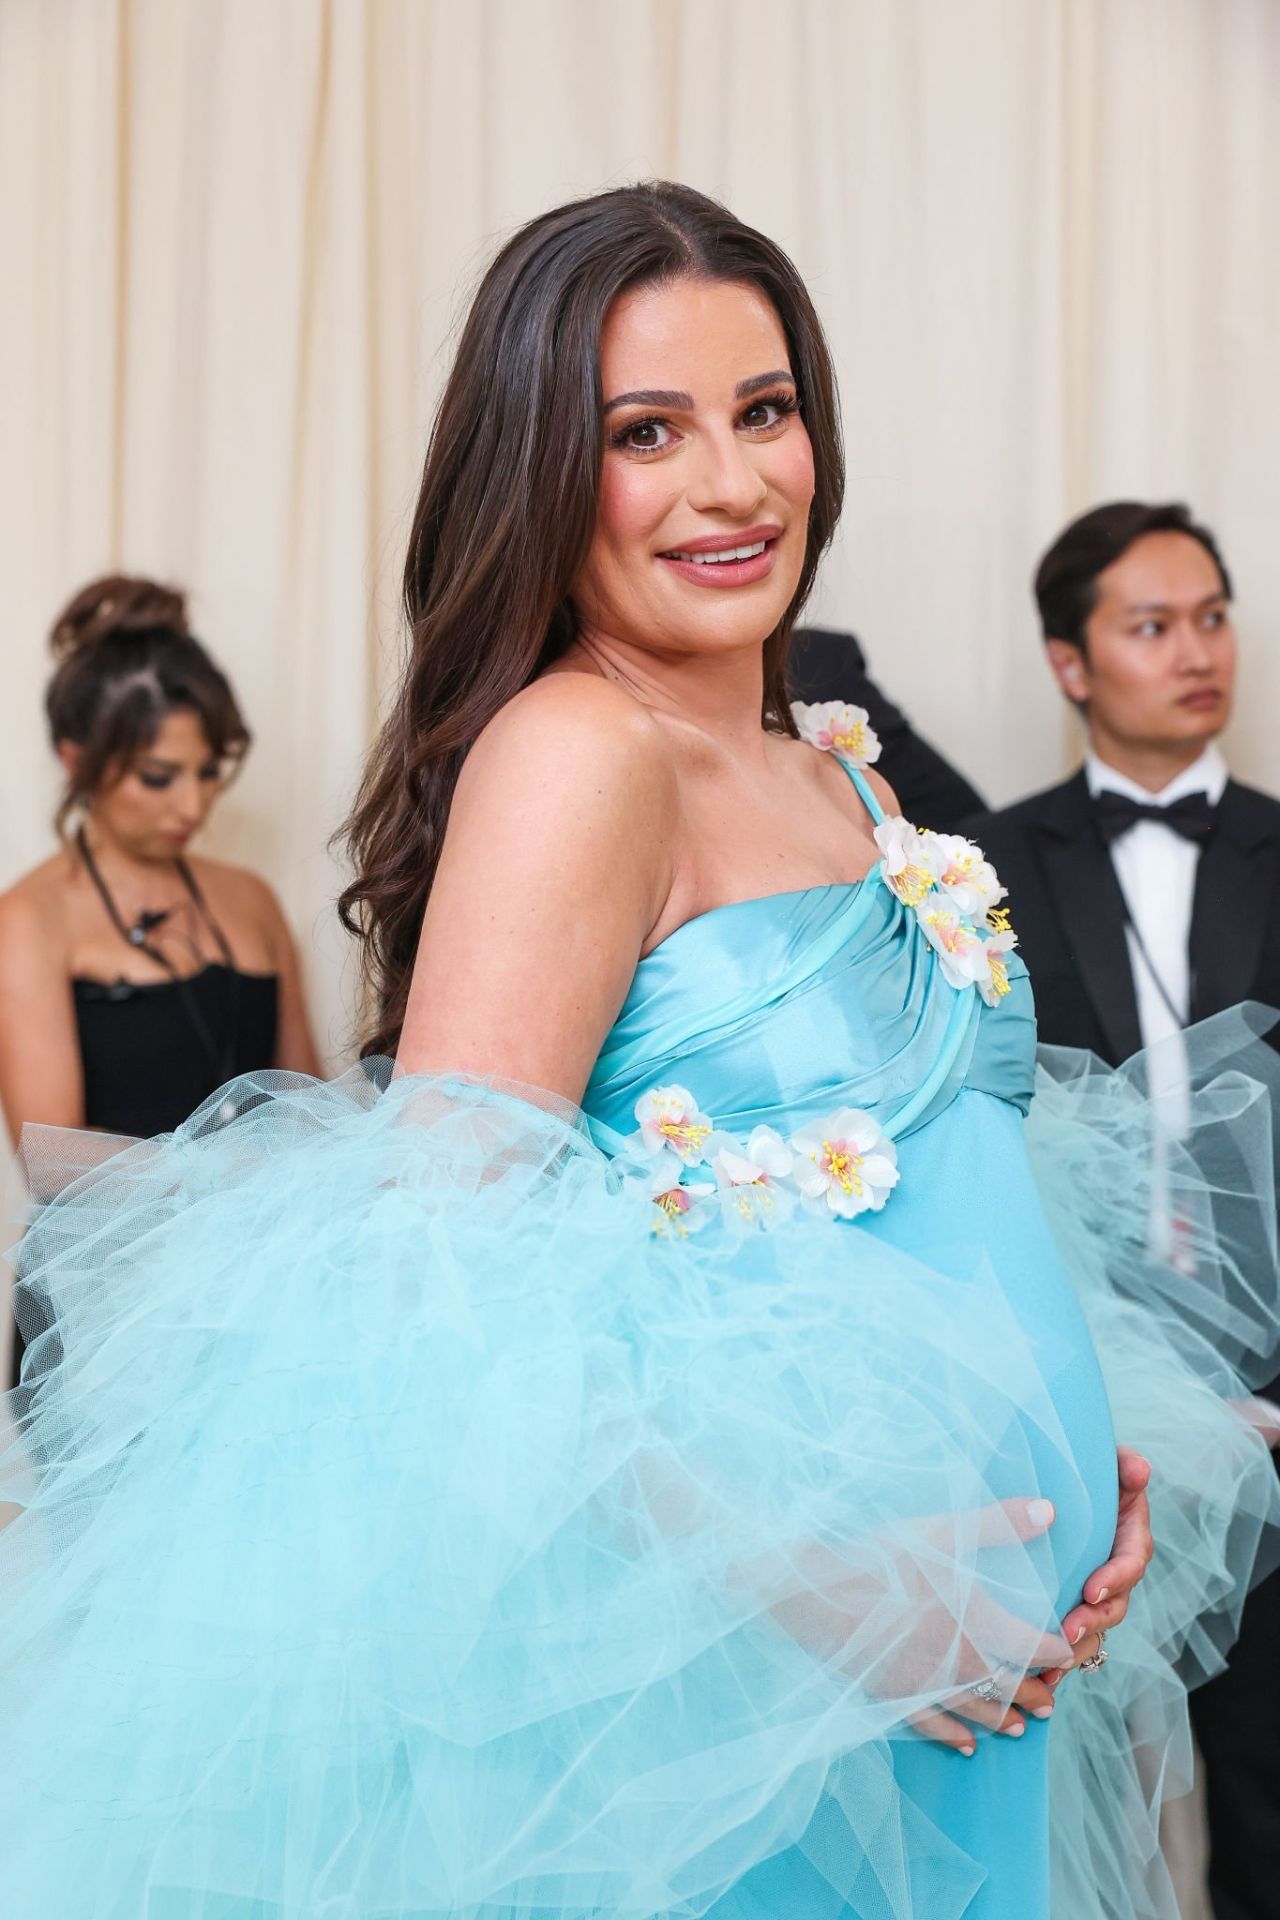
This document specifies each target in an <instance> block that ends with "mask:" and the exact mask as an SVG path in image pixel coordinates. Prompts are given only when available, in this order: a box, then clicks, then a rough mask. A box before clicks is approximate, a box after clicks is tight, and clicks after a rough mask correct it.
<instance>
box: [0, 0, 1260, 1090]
mask: <svg viewBox="0 0 1280 1920" xmlns="http://www.w3.org/2000/svg"><path fill="white" fill-rule="evenodd" d="M1278 83H1280V6H1277V5H1276V4H1275V0H789V3H788V0H782V3H781V4H780V3H779V0H471V4H459V3H458V0H441V3H440V4H436V3H434V0H5V4H4V5H3V6H2V7H0V244H2V247H3V252H2V253H0V258H2V259H3V262H4V293H3V296H2V300H0V354H2V356H3V362H2V363H3V366H4V368H5V370H6V378H5V380H4V382H3V389H4V398H3V400H2V401H0V407H3V409H4V421H3V430H2V432H0V488H2V489H3V491H2V494H0V543H2V544H0V580H2V581H3V593H4V600H5V608H4V648H5V656H4V658H5V676H4V691H5V698H4V703H3V709H2V710H0V725H2V726H3V728H4V736H3V748H4V754H3V765H4V784H5V805H4V809H3V819H2V822H0V835H2V839H0V882H3V881H5V880H7V879H8V878H10V877H12V876H13V875H14V874H15V873H17V872H18V871H20V870H21V869H22V868H23V867H25V866H26V865H28V864H29V863H31V862H32V861H34V860H35V859H36V858H38V857H39V856H40V855H41V854H42V853H43V852H44V851H45V850H46V849H47V846H48V844H49V830H48V825H47V822H48V815H49V809H50V801H51V795H52V786H53V781H52V772H51V769H50V765H49V761H48V756H47V751H46V747H45V744H44V741H43V738H42V735H41V727H40V719H39V698H40V692H41V688H42V685H43V681H44V676H45V673H46V669H47V657H46V654H45V652H44V646H43V635H44V633H45V631H46V630H47V627H48V624H49V621H50V618H51V615H52V614H53V612H54V610H55V608H56V607H57V606H58V604H59V603H60V602H61V600H62V598H63V597H64V596H65V594H66V593H67V592H68V591H69V590H70V589H71V588H72V587H73V586H74V585H75V584H77V583H78V582H80V581H81V580H83V579H85V578H86V577H88V576H90V575H92V574H93V573H95V572H97V571H99V570H101V569H103V568H105V567H108V566H123V567H127V568H130V569H137V570H142V571H153V572H155V573H158V574H160V575H161V576H163V577H166V578H170V579H174V580H177V581H180V582H182V583H184V584H186V585H188V586H189V588H190V589H191V592H192V595H193V599H194V605H195V611H196V616H197V620H198V626H199V630H200V632H201V633H202V634H203V635H204V636H205V637H206V638H207V639H208V641H209V642H210V644H211V645H212V646H213V647H214V649H215V651H216V652H217V653H218V654H219V656H220V657H221V658H222V659H223V660H224V662H225V663H226V664H227V666H228V667H229V669H230V671H231V673H232V675H233V677H234V679H235V681H236V684H237V686H238V688H239V690H240V692H241V694H242V696H243V699H244V702H245V705H246V708H247V711H248V713H249V715H250V718H251V720H252V723H253V725H254V727H255V731H256V734H257V746H256V748H255V751H254V754H253V756H252V758H251V760H250V763H249V766H248V768H247V770H246V773H245V775H244V777H243V779H242V781H241V783H240V784H239V786H238V787H237V788H236V789H235V790H234V791H233V792H232V794H231V795H229V796H228V798H227V799H226V801H225V802H224V803H223V806H222V808H221V811H220V813H219V815H218V817H217V821H216V825H215V827H214V830H213V832H212V835H211V839H210V843H209V844H210V848H211V850H213V851H216V852H219V853H222V854H224V855H225V856H226V857H230V858H233V859H234V858H242V859H249V860H252V861H253V862H255V863H256V864H257V865H258V866H260V867H261V868H262V869H263V870H264V871H265V872H266V873H267V875H268V876H269V878H270V879H271V880H272V881H273V882H274V883H275V885H276V886H277V888H278V889H279V890H280V892H281V894H282V895H283V897H284V900H285V903H286V907H287V909H288V911H289V914H290V916H291V919H292V921H293V923H294V925H295V927H296V928H297V929H298V932H299V935H300V937H301V939H302V941H303V944H304V947H305V949H306V954H307V965H308V976H309V983H310V989H311V994H312V998H313V1002H314V1005H315V1009H316V1013H317V1020H318V1026H319V1029H320V1033H321V1038H322V1042H323V1044H324V1045H325V1046H326V1047H327V1048H328V1050H329V1052H330V1053H331V1054H332V1055H334V1056H337V1055H339V1054H340V1053H341V1052H342V1050H343V1048H344V1046H345V1045H346V1043H347V1041H348V1039H349V1036H350V1030H351V1025H352V1021H353V1018H354V1010H355V1002H354V988H353V985H352V982H351V979H350V977H349V974H345V975H344V956H345V942H344V940H343V938H342V936H340V934H339V933H338V931H337V929H336V926H335V923H334V917H333V914H332V912H331V910H330V902H331V900H332V896H333V894H334V891H335V888H336V884H337V874H336V871H335V869H334V867H333V866H332V865H331V863H330V861H329V859H328V856H327V855H326V853H325V850H324V842H325V837H326V835H327V833H328V832H329V830H330V829H331V828H332V827H333V826H334V825H335V824H336V822H337V821H338V820H339V818H340V817H341V814H342V811H343V806H344V803H345V801H346V799H347V797H348V796H349V794H350V791H351V787H352V783H353V780H354V778H355V775H356V769H357V767H358V765H359V762H360V757H361V754H362V752H363V749H364V747H365V745H366V742H367V740H368V738H369V735H370V731H371V728H372V726H373V724H374V718H375V712H376V708H377V703H378V696H379V692H380V691H381V690H382V689H384V688H385V686H386V685H387V683H388V679H389V676H390V673H391V671H392V663H393V660H394V655H395V649H396V646H397V644H398V634H397V607H396V590H397V571H398V567H399V563H400V557H401V550H402V547H403V544H404V535H405V528H406V523H407V518H408V514H409V511H410V507H411V502H412V497H413V492H414V486H415V479H416V474H417V469H418V466H419V463H420V460H421V452H422V446H423V442H424V437H425V431H426V426H427V422H428V420H429V417H430V413H431V407H432V402H433V398H434V396H435V394H436V392H437V390H438V387H439V383H440V380H441V377H442V373H443V370H444V367H445V365H446V364H447V358H448V351H449V340H450V332H451V328H452V327H453V325H454V324H455V322H456V320H457V317H458V314H459V312H460V309H461V307H462V304H463V302H464V300H465V297H466V291H467V288H468V286H469V285H470V284H472V283H473V281H474V279H475V277H476V275H477V274H478V273H479V271H480V270H481V268H482V266H483V264H484V262H485V260H486V259H487V257H488V256H489V254H490V252H491V250H492V248H493V247H494V245H495V243H496V242H497V241H498V240H499V238H500V237H501V236H502V235H504V234H505V233H507V232H509V231H510V229H511V228H512V227H513V226H514V225H515V224H517V223H518V222H519V221H521V220H523V219H524V218H526V217H527V216H528V215H530V214H532V213H534V212H536V211H537V210H538V209H540V208H543V207H546V206H548V205H550V204H552V203H554V202H555V201H557V200H559V199H562V198H564V197H566V196H568V195H571V194H576V193H583V192H588V191H590V190H592V189H593V188H597V187H599V186H602V185H604V184H607V183H616V182H620V181H626V180H629V179H633V178H635V177H638V176H642V175H646V174H655V173H656V174H669V175H674V176H676V177H678V178H681V179H684V180H687V181H690V182H692V183H693V184H694V185H696V186H699V187H702V188H705V189H707V190H709V191H711V192H714V193H717V194H720V195H722V196H723V197H724V198H725V199H727V200H728V202H729V203H730V204H731V205H732V206H733V207H734V208H735V209H736V210H737V211H738V212H739V213H740V214H742V215H743V216H744V217H745V218H747V219H749V220H751V221H753V222H755V223H756V224H758V225H760V226H762V227H763V228H765V230H766V231H768V232H769V233H771V234H773V235H775V236H776V237H777V238H778V239H779V240H781V241H782V242H783V244H785V245H786V246H787V247H788V248H790V249H791V251H792V252H793V253H794V255H795V257H796V258H797V260H798V262H799V264H800V266H801V268H802V270H803V271H804V273H805V275H806V276H807V278H808V281H809V284H810V286H811V287H812V289H813V291H814V294H815V296H816V299H817V301H818V305H819V307H820V309H821V311H822V313H823V316H824V318H825V320H826V323H827V325H828V327H829V330H830V334H831V338H832V342H833V345H834V349H835V353H836V357H837V361H838V364H839V370H840V378H841V384H842V389H843V394H844V404H845V420H846V430H847V436H848V446H849V467H850V488H849V501H848V508H847V511H846V516H845V524H844V528H843V532H842V534H841V536H840V540H839V544H838V546H837V548H836V550H835V551H834V552H833V554H832V556H831V559H830V563H829V564H828V566H827V568H826V570H825V574H824V579H823V582H822V587H821V591H820V595H819V599H818V602H817V605H816V608H815V612H816V613H817V614H819V615H820V616H821V617H822V618H824V619H826V620H828V621H831V622H835V623H842V624H844V623H847V624H849V625H852V626H856V627H857V629H858V630H859V632H860V633H862V634H863V636H864V637H865V639H866V641H867V643H868V645H869V647H870V651H871V655H872V658H873V661H874V664H875V667H876V669H877V671H878V672H879V674H880V675H881V677H882V678H883V680H884V681H885V682H886V684H887V685H888V686H889V687H890V688H891V689H892V690H893V691H894V692H895V693H896V694H897V695H898V696H899V697H900V698H901V699H902V700H903V702H904V703H905V704H906V706H907V707H908V708H909V710H910V711H911V712H912V713H913V714H914V715H915V716H916V717H917V719H918V720H919V722H920V723H921V725H922V726H923V727H924V728H925V729H926V730H928V731H929V732H930V733H931V734H932V735H933V736H934V737H935V738H936V739H937V740H938V742H939V743H940V744H942V745H943V746H944V747H946V748H947V749H948V750H949V751H951V752H952V753H953V754H954V755H955V756H956V758H957V759H958V760H959V761H960V762H961V763H962V764H963V765H964V766H965V767H966V768H967V769H968V771H969V772H970V773H971V774H972V775H973V776H974V777H975V778H976V779H977V780H978V781H979V783H980V784H982V785H983V786H984V787H985V788H986V789H987V790H988V791H989V792H990V793H991V794H992V795H993V796H995V798H997V799H1006V798H1009V797H1011V796H1013V795H1014V794H1016V793H1018V792H1020V791H1023V790H1026V789H1029V788H1031V787H1033V786H1035V785H1037V784H1043V783H1044V781H1045V780H1046V779H1048V778H1050V777H1052V776H1053V775H1055V774H1056V773H1057V772H1058V771H1059V769H1060V768H1061V767H1062V766H1064V765H1065V764H1066V757H1067V754H1068V753H1069V751H1070V749H1071V746H1072V742H1071V740H1070V738H1069V729H1068V726H1067V723H1066V721H1065V719H1064V716H1063V714H1062V712H1061V710H1060V706H1059V703H1058V701H1057V699H1056V697H1055V695H1054V694H1053V692H1052V690H1051V688H1050V686H1049V684H1048V681H1047V678H1046V675H1045V672H1044V668H1043V663H1042V660H1041V658H1040V653H1039V648H1038V645H1037V640H1036V634H1035V628H1034V624H1033V620H1032V613H1031V607H1030V601H1029V596H1028V591H1027V580H1028V575H1029V571H1030V568H1031V565H1032V562H1033V559H1034V557H1035V555H1036V553H1037V552H1038V551H1039V549H1040V548H1041V547H1042V546H1043V545H1044V544H1045V542H1046V540H1047V539H1048V538H1049V537H1050V536H1051V535H1052V533H1053V532H1054V531H1055V529H1056V527H1057V525H1058V524H1059V523H1060V522H1061V520H1062V519H1063V518H1064V516H1066V515H1067V514H1069V513H1071V512H1073V511H1076V510H1078V509H1079V508H1081V507H1082V506H1084V505H1086V504H1087V503H1089V502H1090V501H1092V500H1095V499H1097V498H1099V497H1102V496H1106V495H1113V494H1117V493H1120V492H1127V493H1137V494H1143V495H1151V496H1185V497H1187V498H1189V499H1190V500H1192V501H1193V502H1194V503H1195V505H1196V506H1197V508H1198V509H1199V510H1200V511H1201V512H1202V513H1203V514H1205V515H1206V516H1207V517H1208V518H1209V520H1210V521H1211V522H1213V523H1214V524H1215V525H1217V526H1218V527H1219V528H1220V530H1221V532H1222V535H1223V537H1224V539H1225V542H1226V547H1227V552H1228V553H1229V555H1230V556H1231V560H1232V564H1233V566H1234V568H1235V571H1236V574H1237V578H1238V585H1239V590H1240V622H1241V628H1242V632H1243V635H1244V637H1245V642H1246V651H1247V664H1246V669H1245V681H1244V688H1245V698H1244V700H1243V701H1242V711H1241V717H1240V719H1239V720H1238V721H1237V723H1236V727H1235V731H1234V736H1233V739H1232V742H1231V746H1232V754H1233V759H1234V761H1235V764H1236V765H1237V766H1238V767H1239V769H1240V770H1241V771H1242V772H1243V773H1245V774H1246V775H1247V776H1250V777H1252V778H1254V779H1257V780H1259V781H1261V782H1264V783H1266V782H1272V783H1274V781H1275V779H1276V778H1277V777H1278V776H1280V769H1277V768H1276V767H1275V765H1274V755H1273V752H1272V741H1273V737H1274V727H1273V722H1272V718H1271V716H1272V714H1273V713H1274V710H1275V706H1276V699H1277V695H1278V694H1280V660H1278V659H1277V656H1276V654H1275V650H1274V649H1273V648H1271V649H1269V648H1268V646H1267V638H1268V636H1269V635H1270V634H1272V633H1274V632H1275V631H1276V630H1277V628H1278V627H1280V547H1278V545H1277V542H1276V540H1275V537H1274V528H1275V526H1276V523H1277V517H1278V515H1277V509H1278V508H1280V483H1278V481H1277V475H1276V448H1277V445H1278V444H1280V356H1277V354H1276V351H1275V341H1276V338H1277V326H1276V322H1277V319H1278V318H1280V250H1278V248H1277V243H1276V239H1275V207H1276V204H1277V190H1278V189H1280V131H1278V130H1277V123H1276V117H1275V115H1274V113H1273V112H1272V111H1271V108H1272V106H1273V103H1274V99H1275V97H1276V90H1277V84H1278Z"/></svg>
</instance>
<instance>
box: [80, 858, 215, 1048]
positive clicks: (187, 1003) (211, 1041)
mask: <svg viewBox="0 0 1280 1920" xmlns="http://www.w3.org/2000/svg"><path fill="white" fill-rule="evenodd" d="M76 846H77V847H78V848H79V850H80V858H81V859H82V860H83V861H84V867H85V872H86V873H87V874H88V876H89V878H90V879H91V880H92V882H93V884H94V886H95V887H96V888H97V890H98V897H99V899H100V900H101V901H102V904H103V906H104V907H105V908H106V910H107V915H108V917H109V919H110V921H111V924H112V926H113V927H114V928H115V930H116V932H117V933H118V934H119V935H120V938H121V939H122V940H124V941H127V943H128V944H129V946H131V947H132V948H133V949H134V951H135V953H145V954H146V956H147V958H148V960H153V961H154V962H155V964H156V966H158V967H159V968H161V969H162V971H163V972H165V973H167V974H168V976H169V979H170V980H171V981H172V982H173V984H174V986H175V987H176V988H177V990H178V999H179V1001H180V1003H181V1005H182V1008H183V1010H184V1012H185V1013H186V1016H187V1019H188V1022H189V1023H190V1026H191V1029H192V1031H193V1033H194V1034H195V1036H196V1039H197V1040H198V1041H199V1043H200V1046H201V1048H202V1050H203V1051H204V1052H205V1053H206V1054H207V1055H208V1059H209V1067H210V1070H211V1072H212V1074H213V1076H214V1084H215V1085H216V1086H221V1085H222V1084H223V1082H224V1081H227V1080H231V1079H233V1078H234V1076H235V1071H236V1040H237V1038H238V1035H239V1027H240V975H239V973H238V972H237V970H236V963H235V956H234V954H233V953H232V951H231V945H230V942H229V941H228V939H227V936H226V935H225V934H224V933H223V931H222V928H221V927H220V926H219V925H218V922H217V921H216V920H215V919H214V917H213V914H212V913H211V912H210V910H209V907H208V905H207V903H206V901H205V897H204V894H203V893H202V892H201V890H200V886H199V884H198V882H197V880H196V877H195V874H194V873H193V872H192V871H191V868H190V867H189V866H188V865H187V863H186V861H185V860H183V859H181V858H179V859H178V860H177V861H176V862H175V865H176V866H177V869H178V873H179V875H180V876H181V879H182V884H183V886H184V887H185V888H186V889H187V892H188V893H189V894H190V895H191V899H192V902H193V904H194V906H195V909H196V912H197V913H198V914H199V915H200V918H201V919H202V920H203V922H204V924H205V926H206V927H207V928H208V930H209V932H210V933H211V934H212V935H213V938H214V940H215V942H216V943H217V947H218V951H219V953H220V954H221V955H222V959H223V962H224V964H225V966H226V969H227V982H228V995H229V999H228V1006H227V1024H226V1033H225V1035H224V1037H223V1040H222V1043H221V1045H219V1043H218V1041H217V1039H216V1037H215V1036H214V1034H213V1032H212V1031H211V1029H210V1026H209V1022H208V1021H207V1020H206V1019H205V1017H204V1012H203V1009H202V1008H201V1006H200V1004H199V1002H198V1000H197V999H196V996H195V994H194V992H193V991H192V988H191V982H192V980H193V979H194V978H195V976H194V975H193V974H181V973H179V971H178V969H177V968H176V967H175V966H174V964H173V962H172V961H171V960H170V958H169V956H168V954H166V953H162V952H161V950H160V948H159V947H156V946H153V945H152V943H151V941H150V940H148V938H147V934H148V932H149V931H150V928H151V927H152V926H154V925H156V924H157V922H156V920H155V919H154V918H153V917H152V916H149V915H147V914H145V913H143V914H139V916H138V918H137V920H136V921H135V923H134V925H133V926H131V927H130V926H127V925H126V924H125V921H124V917H123V915H122V914H121V912H120V909H119V908H118V907H117V905H116V903H115V901H114V900H113V899H112V897H111V890H110V888H109V887H108V886H107V883H106V881H105V880H104V879H103V877H102V874H101V873H100V872H99V869H98V863H97V861H96V860H95V859H94V857H93V854H92V853H91V852H90V850H89V842H88V840H87V839H86V837H85V831H84V828H83V827H81V828H80V829H79V831H78V832H77V834H76ZM162 917H163V918H167V917H168V916H167V915H164V916H162Z"/></svg>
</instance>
